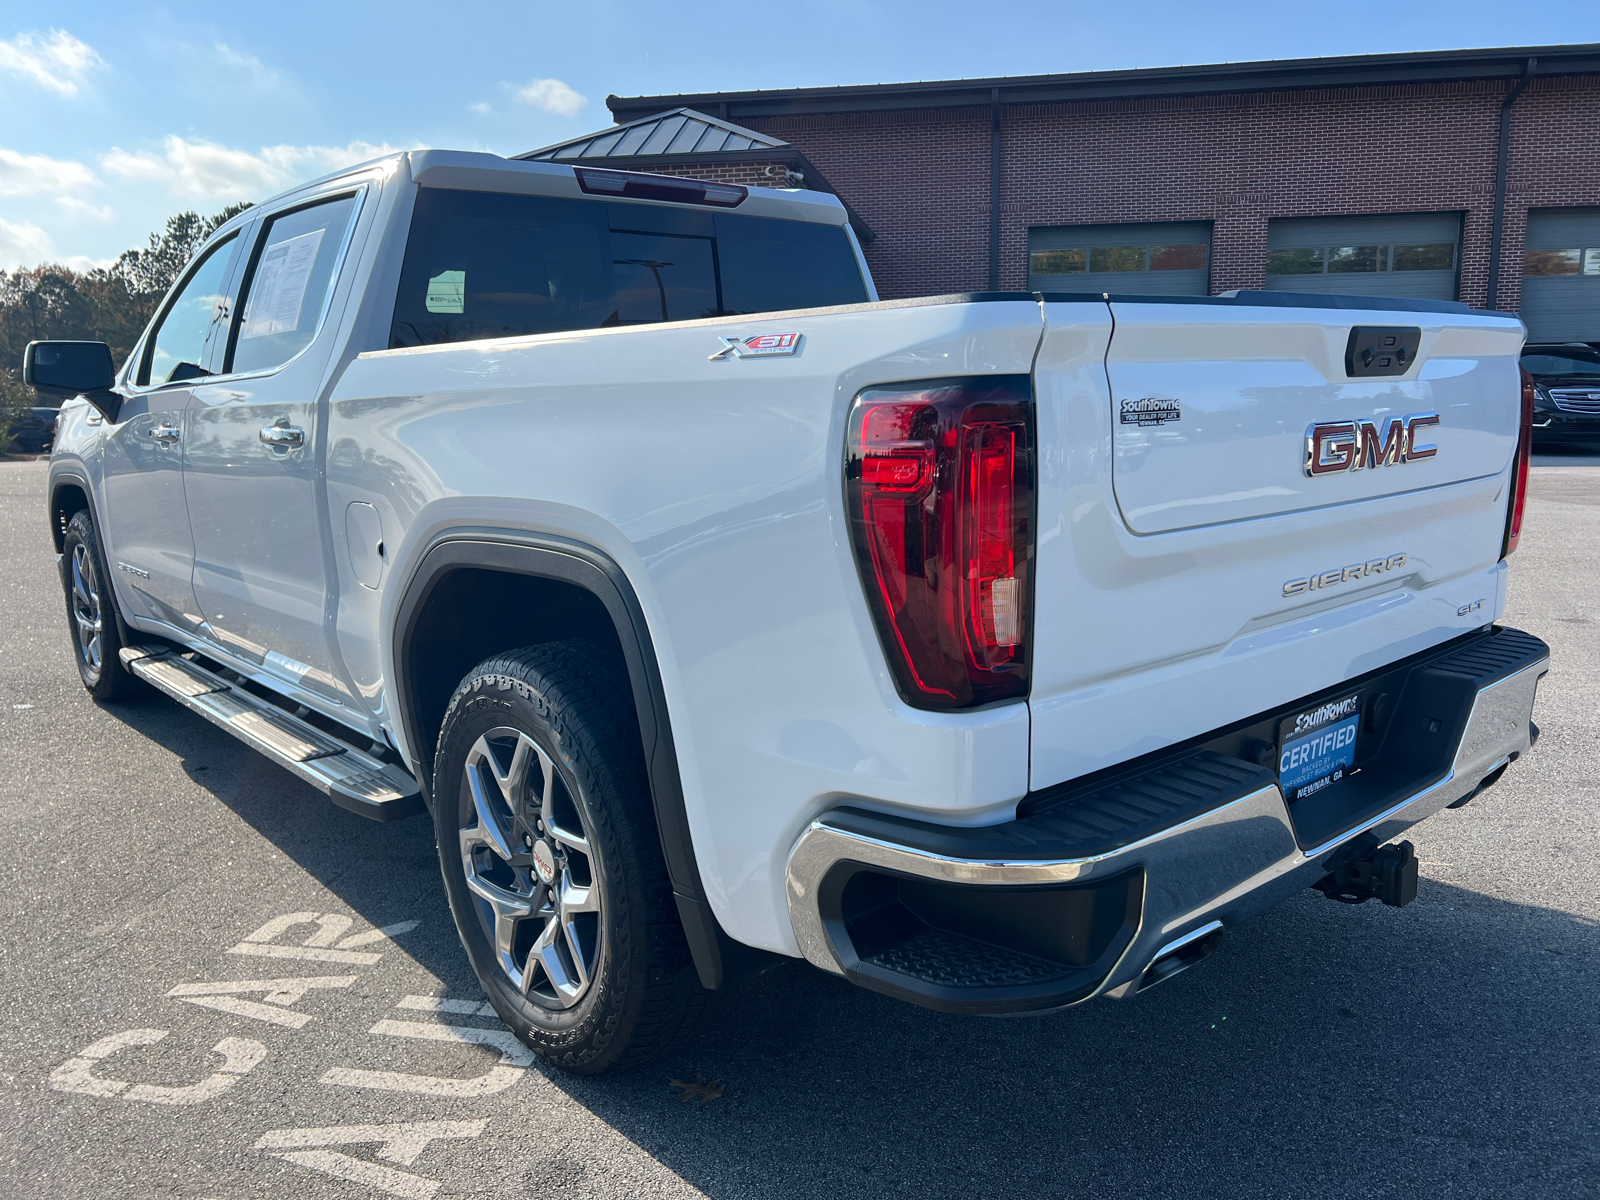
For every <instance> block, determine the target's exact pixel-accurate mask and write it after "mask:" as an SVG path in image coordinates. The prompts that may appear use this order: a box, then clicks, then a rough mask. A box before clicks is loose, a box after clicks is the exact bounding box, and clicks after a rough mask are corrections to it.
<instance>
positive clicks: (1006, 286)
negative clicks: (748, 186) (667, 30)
mask: <svg viewBox="0 0 1600 1200" xmlns="http://www.w3.org/2000/svg"><path fill="white" fill-rule="evenodd" d="M607 103H608V105H609V107H610V109H611V112H612V115H613V117H614V118H615V119H616V120H617V121H618V123H619V126H618V127H615V128H612V129H610V130H604V131H600V132H599V133H597V134H592V135H589V136H588V137H587V138H580V139H574V140H572V141H570V142H566V143H562V144H561V145H559V146H554V147H546V148H545V149H543V150H540V151H535V152H532V153H530V154H529V155H528V156H527V157H538V158H548V159H553V160H556V161H572V160H575V159H581V160H583V161H588V162H596V165H599V163H600V162H604V164H605V165H610V166H617V167H627V168H629V169H634V170H646V171H656V172H661V173H670V174H691V175H696V176H699V177H703V178H709V179H717V180H723V181H729V182H741V183H757V184H764V185H766V186H780V187H781V186H786V185H787V186H804V187H813V188H818V189H820V190H824V191H829V192H835V193H836V194H838V195H839V196H840V197H841V199H842V200H844V201H845V203H846V204H847V205H848V206H849V208H850V209H851V213H852V219H853V224H854V225H855V227H856V230H857V233H858V235H859V236H860V238H861V240H862V242H863V245H864V248H865V252H866V255H867V259H868V262H869V263H870V264H871V266H872V270H873V274H874V277H875V278H876V280H877V283H878V288H879V291H880V293H881V294H882V295H883V296H884V297H885V298H889V297H896V296H907V295H918V294H927V293H935V292H951V291H978V290H1022V289H1027V290H1045V291H1109V292H1121V293H1129V292H1133V293H1184V292H1189V293H1199V294H1206V293H1211V294H1215V293H1218V292H1223V291H1227V290H1230V289H1233V288H1278V289H1285V290H1293V291H1334V292H1347V293H1360V294H1374V293H1377V294H1397V295H1415V296H1431V297H1437V298H1458V299H1461V300H1464V301H1466V302H1467V303H1469V304H1473V305H1478V306H1483V305H1493V306H1495V307H1499V308H1502V309H1507V310H1510V311H1520V312H1521V313H1522V314H1523V317H1524V320H1526V321H1527V322H1528V324H1529V326H1530V330H1531V333H1532V336H1533V337H1535V338H1543V339H1552V340H1555V339H1560V340H1579V339H1581V340H1589V341H1600V45H1588V46H1558V47H1539V48H1524V49H1508V50H1470V51H1443V52H1429V53H1418V54H1390V55H1372V56H1363V57H1354V58H1323V59H1307V60H1299V61H1283V62H1264V63H1244V64H1230V65H1223V66H1212V67H1175V68H1161V69H1154V70H1138V71H1107V72H1093V73H1087V74H1075V75H1051V76H1033V77H1011V78H1001V79H985V80H960V81H953V82H944V83H916V84H880V85H871V86H859V87H835V88H807V89H794V90H784V91H754V92H724V93H713V94H707V95H683V96H642V97H630V98H619V97H616V96H613V97H611V98H609V100H608V101H607ZM597 160H599V161H597Z"/></svg>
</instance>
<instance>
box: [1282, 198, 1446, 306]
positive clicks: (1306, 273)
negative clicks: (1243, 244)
mask: <svg viewBox="0 0 1600 1200" xmlns="http://www.w3.org/2000/svg"><path fill="white" fill-rule="evenodd" d="M1460 244H1461V214H1460V213H1453V212H1447V213H1394V214H1392V215H1389V216H1371V217H1280V218H1278V219H1275V220H1273V221H1272V222H1271V223H1269V225H1268V226H1267V290H1268V291H1275V292H1322V293H1331V294H1335V295H1344V296H1409V297H1414V298H1417V299H1423V300H1454V299H1455V298H1456V279H1457V268H1458V265H1459V258H1460V254H1459V249H1460Z"/></svg>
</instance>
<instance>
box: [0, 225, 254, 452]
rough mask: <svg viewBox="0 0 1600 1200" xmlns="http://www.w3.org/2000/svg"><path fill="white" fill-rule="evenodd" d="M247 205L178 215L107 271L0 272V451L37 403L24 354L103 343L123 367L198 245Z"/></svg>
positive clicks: (28, 269) (46, 268)
mask: <svg viewBox="0 0 1600 1200" xmlns="http://www.w3.org/2000/svg"><path fill="white" fill-rule="evenodd" d="M249 207H250V205H249V204H248V203H240V204H230V205H228V207H227V208H225V209H223V210H222V211H221V212H219V213H216V214H215V215H213V216H210V217H201V216H200V215H199V214H198V213H194V212H181V213H178V214H177V215H176V216H172V217H169V218H167V226H166V228H165V229H164V230H162V231H161V232H159V233H152V234H151V235H150V240H149V244H148V245H147V246H145V247H144V248H142V249H135V250H125V251H123V252H122V253H121V254H120V255H118V256H117V260H116V262H114V263H112V264H111V266H110V267H107V268H96V269H94V270H92V271H86V272H79V271H73V270H71V269H70V268H67V267H63V266H59V265H55V264H47V265H44V266H38V267H19V268H18V269H17V270H15V271H11V272H6V271H0V447H3V446H5V445H6V444H7V442H8V441H9V437H8V436H7V427H9V426H10V425H11V424H12V422H13V421H14V420H15V419H16V413H17V410H18V409H20V408H26V407H29V406H31V405H35V404H38V403H39V399H38V397H37V396H36V395H35V394H34V391H33V389H32V388H30V387H25V386H24V385H23V383H22V352H23V349H24V348H25V347H26V346H27V344H28V343H29V342H33V341H43V340H46V339H66V340H78V341H92V342H105V343H106V344H107V345H109V346H110V347H111V353H112V356H113V357H114V358H115V359H116V360H117V362H118V364H119V365H120V364H121V363H122V362H123V361H124V360H125V359H126V358H127V357H128V355H129V353H131V352H132V350H133V344H134V343H135V342H136V341H138V340H139V335H140V334H141V333H142V332H143V331H144V327H145V326H146V325H147V324H148V323H149V321H150V318H151V317H152V316H153V315H154V313H155V309H156V305H158V304H160V303H161V298H162V297H163V296H165V295H166V293H167V290H168V289H169V288H171V287H172V285H173V284H174V283H175V282H177V279H178V276H179V275H181V274H182V273H183V268H184V267H185V266H186V265H187V264H188V262H189V260H190V259H192V258H193V257H194V255H195V251H197V250H199V249H200V246H201V244H202V243H203V242H204V241H205V240H206V238H208V237H210V236H211V234H212V233H214V232H215V231H216V230H217V228H218V227H219V226H220V225H222V223H223V222H225V221H229V220H231V219H232V218H233V217H235V216H237V215H238V214H239V213H241V212H243V211H244V210H245V209H247V208H249Z"/></svg>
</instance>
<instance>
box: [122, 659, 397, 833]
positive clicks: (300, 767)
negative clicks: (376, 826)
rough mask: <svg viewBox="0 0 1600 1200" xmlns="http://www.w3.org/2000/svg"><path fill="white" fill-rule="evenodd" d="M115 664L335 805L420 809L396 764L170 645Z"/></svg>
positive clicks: (379, 815) (389, 815)
mask: <svg viewBox="0 0 1600 1200" xmlns="http://www.w3.org/2000/svg"><path fill="white" fill-rule="evenodd" d="M122 665H123V666H125V667H127V668H128V670H130V671H132V672H133V673H134V674H135V675H137V676H138V677H139V678H140V679H143V680H144V681H145V682H146V683H148V684H150V686H151V687H154V688H155V689H157V690H158V691H162V692H165V693H166V694H167V695H169V696H171V697H172V698H173V699H174V700H176V701H177V702H178V703H179V704H182V705H183V706H184V707H185V708H191V709H193V710H194V711H195V712H197V713H199V714H200V715H201V716H202V717H204V718H205V719H206V720H208V721H210V722H211V723H212V724H213V725H216V726H219V727H221V728H222V729H225V730H227V731H228V732H229V733H231V734H233V736H234V737H236V738H238V739H239V740H240V741H241V742H243V743H244V744H245V745H247V746H249V747H250V748H251V749H253V750H259V751H260V752H261V753H262V754H265V755H266V756H267V757H268V758H270V759H271V760H272V761H273V762H275V763H277V764H278V765H279V766H280V767H287V768H288V769H289V770H291V771H293V772H294V773H295V774H296V775H298V776H300V778H301V779H304V780H305V781H306V782H307V783H309V784H310V785H311V786H312V787H314V788H316V789H317V790H318V791H321V792H325V793H327V796H328V798H329V799H330V800H332V801H333V802H334V803H335V804H337V805H338V806H339V807H340V808H346V809H349V810H350V811H351V812H353V813H359V814H360V815H361V816H363V817H370V818H372V819H373V820H374V821H398V820H399V819H400V818H402V817H410V816H414V815H416V814H417V813H420V812H422V811H423V803H422V792H421V790H420V789H419V788H418V787H417V781H416V780H415V779H413V778H412V777H411V776H410V775H409V774H407V773H406V772H405V771H403V770H401V769H400V768H399V767H396V766H392V765H390V764H389V763H386V762H381V761H380V760H378V759H376V758H373V757H372V755H370V754H366V753H363V752H362V751H360V750H357V749H356V748H355V747H354V746H351V745H348V744H347V743H345V742H342V741H340V740H339V739H338V738H335V737H331V736H330V735H328V734H326V733H324V732H322V730H320V729H318V728H317V727H316V726H315V725H312V724H310V723H309V722H307V721H302V720H301V719H300V718H299V717H296V716H294V715H293V714H291V713H287V712H284V711H283V710H282V709H281V708H279V707H277V706H276V705H274V704H269V703H268V702H267V701H265V700H263V699H261V698H260V697H258V696H254V695H252V694H251V693H249V692H247V691H245V690H244V689H242V688H239V687H235V686H234V685H233V684H232V683H229V682H228V681H227V680H226V679H224V678H223V677H222V676H220V675H217V674H214V673H213V672H211V671H208V670H206V669H205V668H204V667H201V666H198V665H197V664H195V663H192V662H190V661H189V660H188V659H186V658H182V657H180V656H179V655H178V654H176V653H174V652H173V651H171V650H168V649H165V648H159V649H158V648H152V647H145V646H127V647H125V648H124V649H123V650H122Z"/></svg>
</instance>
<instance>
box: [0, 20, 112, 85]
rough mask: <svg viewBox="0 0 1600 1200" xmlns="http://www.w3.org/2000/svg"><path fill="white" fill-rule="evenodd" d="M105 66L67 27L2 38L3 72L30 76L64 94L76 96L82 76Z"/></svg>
mask: <svg viewBox="0 0 1600 1200" xmlns="http://www.w3.org/2000/svg"><path fill="white" fill-rule="evenodd" d="M104 65H105V63H104V62H103V61H102V60H101V58H100V56H99V55H98V54H96V53H95V52H94V49H93V48H92V47H90V46H86V45H85V44H84V43H82V42H80V41H79V40H78V39H77V38H75V37H73V36H72V35H71V34H70V33H67V32H65V31H64V30H60V29H52V30H51V31H50V32H49V33H48V34H37V33H19V34H17V36H16V37H14V38H12V39H11V40H10V41H5V40H3V39H0V71H9V72H10V73H11V74H13V75H20V76H22V77H23V78H24V79H31V80H32V81H33V82H34V83H37V84H38V85H39V86H40V87H44V88H48V89H49V90H50V91H52V92H56V93H58V94H60V95H62V96H76V95H77V94H78V83H79V81H80V77H81V76H83V75H87V74H88V73H89V72H90V71H92V70H94V69H95V68H96V67H102V66H104Z"/></svg>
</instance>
